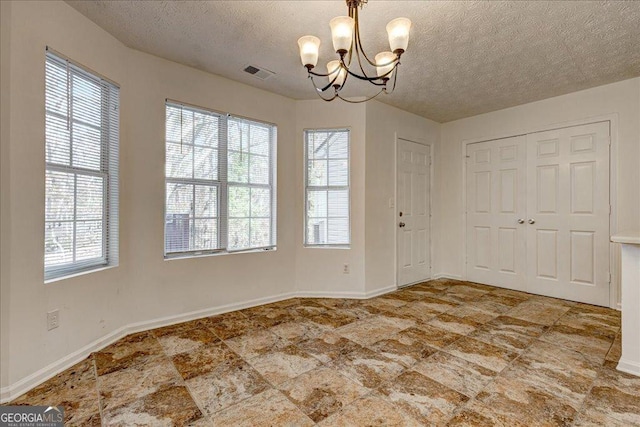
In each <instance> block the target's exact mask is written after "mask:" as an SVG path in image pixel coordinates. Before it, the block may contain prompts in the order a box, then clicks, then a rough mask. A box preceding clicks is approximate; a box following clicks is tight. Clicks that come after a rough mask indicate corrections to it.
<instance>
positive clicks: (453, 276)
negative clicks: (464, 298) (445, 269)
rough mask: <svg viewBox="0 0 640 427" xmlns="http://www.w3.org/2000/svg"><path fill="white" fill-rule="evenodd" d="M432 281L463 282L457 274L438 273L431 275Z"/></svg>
mask: <svg viewBox="0 0 640 427" xmlns="http://www.w3.org/2000/svg"><path fill="white" fill-rule="evenodd" d="M433 278H434V279H452V280H463V279H462V276H460V275H459V274H450V273H438V274H434V275H433Z"/></svg>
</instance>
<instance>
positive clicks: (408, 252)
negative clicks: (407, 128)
mask: <svg viewBox="0 0 640 427" xmlns="http://www.w3.org/2000/svg"><path fill="white" fill-rule="evenodd" d="M397 150H398V151H397V157H396V159H397V180H396V183H397V189H396V192H397V193H396V194H397V203H396V230H397V231H396V233H397V235H396V242H397V251H396V253H397V254H398V255H397V256H398V286H405V285H408V284H411V283H416V282H419V281H423V280H426V279H429V278H430V277H431V253H430V240H431V236H430V216H431V203H430V200H431V196H430V191H431V170H430V168H431V155H430V148H429V146H426V145H422V144H417V143H414V142H410V141H406V140H403V139H398V147H397Z"/></svg>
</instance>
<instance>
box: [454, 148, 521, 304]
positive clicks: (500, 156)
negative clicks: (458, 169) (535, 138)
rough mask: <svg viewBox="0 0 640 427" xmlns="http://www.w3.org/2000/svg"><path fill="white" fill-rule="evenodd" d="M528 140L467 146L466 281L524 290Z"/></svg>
mask: <svg viewBox="0 0 640 427" xmlns="http://www.w3.org/2000/svg"><path fill="white" fill-rule="evenodd" d="M525 142H526V141H525V137H524V136H517V137H513V138H504V139H498V140H493V141H487V142H480V143H477V144H469V145H468V146H467V158H466V162H467V174H466V175H467V178H466V180H467V182H466V186H467V188H466V195H467V227H466V228H467V229H466V233H467V249H466V250H467V254H466V256H467V277H468V279H469V280H471V281H474V282H479V283H487V284H493V285H496V286H501V287H505V288H509V289H516V290H521V291H524V290H525V286H526V280H525V274H526V264H525V262H526V256H525V250H526V244H525V238H526V225H525V223H524V219H525V218H526V214H527V213H526V210H527V200H526V186H525V180H526V147H525Z"/></svg>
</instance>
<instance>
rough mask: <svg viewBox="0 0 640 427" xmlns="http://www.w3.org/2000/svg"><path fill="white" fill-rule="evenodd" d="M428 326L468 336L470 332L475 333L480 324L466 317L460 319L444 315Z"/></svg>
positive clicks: (433, 320) (447, 314)
mask: <svg viewBox="0 0 640 427" xmlns="http://www.w3.org/2000/svg"><path fill="white" fill-rule="evenodd" d="M429 325H432V326H435V327H438V328H440V329H444V330H446V331H449V332H453V333H455V334H460V335H468V334H470V333H471V332H473V331H475V330H476V329H477V328H478V327H480V326H481V325H482V323H480V322H476V321H475V320H473V319H471V318H468V317H465V318H462V317H456V316H452V315H451V314H449V313H444V314H441V315H439V316H438V317H435V318H434V319H432V320H430V321H429Z"/></svg>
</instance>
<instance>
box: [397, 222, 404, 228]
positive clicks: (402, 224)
mask: <svg viewBox="0 0 640 427" xmlns="http://www.w3.org/2000/svg"><path fill="white" fill-rule="evenodd" d="M405 225H406V224H405V223H404V222H401V223H400V224H398V226H399V227H400V228H402V227H404V226H405Z"/></svg>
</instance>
